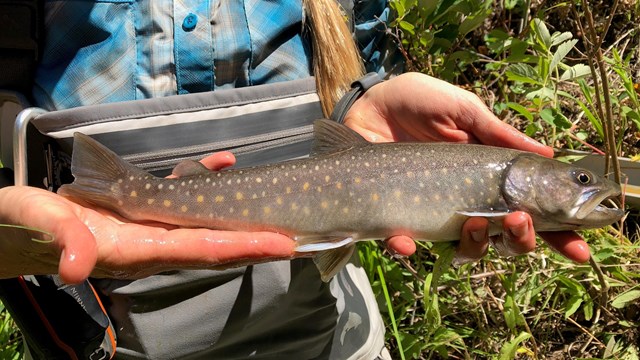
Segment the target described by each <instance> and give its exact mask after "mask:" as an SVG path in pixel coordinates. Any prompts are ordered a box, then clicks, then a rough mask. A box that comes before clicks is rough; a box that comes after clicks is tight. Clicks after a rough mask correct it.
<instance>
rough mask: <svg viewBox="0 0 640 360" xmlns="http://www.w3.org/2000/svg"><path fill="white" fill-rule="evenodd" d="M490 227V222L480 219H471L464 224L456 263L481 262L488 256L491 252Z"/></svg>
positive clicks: (455, 259)
mask: <svg viewBox="0 0 640 360" xmlns="http://www.w3.org/2000/svg"><path fill="white" fill-rule="evenodd" d="M488 227H489V221H488V220H487V219H485V218H480V217H474V218H470V219H469V220H467V221H466V222H465V223H464V225H463V226H462V234H461V237H460V244H458V249H457V251H456V256H455V258H454V260H453V261H454V263H456V264H458V265H460V264H466V263H468V262H472V261H477V260H480V259H481V258H482V257H483V256H485V255H486V254H487V251H488V250H489V238H488V235H487V234H488Z"/></svg>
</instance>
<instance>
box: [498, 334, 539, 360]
mask: <svg viewBox="0 0 640 360" xmlns="http://www.w3.org/2000/svg"><path fill="white" fill-rule="evenodd" d="M530 337H531V334H529V333H526V332H522V333H520V335H518V337H516V338H515V339H513V340H511V341H509V342H508V343H506V344H505V345H504V346H503V347H502V350H500V357H499V358H498V359H499V360H511V359H515V357H516V352H517V351H518V348H519V347H520V344H521V343H522V342H524V341H526V340H528V339H529V338H530Z"/></svg>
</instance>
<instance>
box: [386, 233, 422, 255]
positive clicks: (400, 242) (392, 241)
mask: <svg viewBox="0 0 640 360" xmlns="http://www.w3.org/2000/svg"><path fill="white" fill-rule="evenodd" d="M385 241H386V244H387V249H388V250H389V252H390V253H391V254H392V255H394V256H411V255H413V253H415V252H416V243H415V242H414V241H413V239H412V238H410V237H408V236H393V237H390V238H389V239H387V240H385Z"/></svg>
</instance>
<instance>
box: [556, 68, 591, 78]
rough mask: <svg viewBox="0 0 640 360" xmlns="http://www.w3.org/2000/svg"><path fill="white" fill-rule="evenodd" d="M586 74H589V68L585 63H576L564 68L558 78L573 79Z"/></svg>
mask: <svg viewBox="0 0 640 360" xmlns="http://www.w3.org/2000/svg"><path fill="white" fill-rule="evenodd" d="M588 75H591V69H589V67H588V66H587V65H584V64H577V65H574V66H572V67H570V68H568V69H567V70H565V71H564V73H562V76H560V80H562V81H567V80H573V79H578V78H581V77H585V76H588Z"/></svg>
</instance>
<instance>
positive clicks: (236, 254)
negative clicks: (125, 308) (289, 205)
mask: <svg viewBox="0 0 640 360" xmlns="http://www.w3.org/2000/svg"><path fill="white" fill-rule="evenodd" d="M233 161H234V159H233V156H232V155H230V154H229V153H218V154H215V155H213V156H212V157H209V158H207V159H205V160H203V163H204V164H205V166H207V167H208V168H210V169H216V168H218V169H219V168H222V167H225V166H228V165H230V164H232V163H233ZM0 224H12V225H18V226H28V227H29V228H33V229H39V230H42V231H46V232H47V233H49V234H50V236H49V235H46V234H44V233H42V232H41V231H34V230H25V229H20V228H15V227H1V228H0V278H8V277H15V276H18V275H23V274H53V273H56V272H58V273H59V274H60V275H61V277H62V279H63V280H64V281H65V282H67V283H78V282H81V281H82V280H84V279H85V278H87V277H88V276H89V275H92V276H97V277H119V278H138V277H144V276H148V275H152V274H156V273H158V272H161V271H166V270H173V269H178V268H225V267H232V266H239V265H242V264H243V263H245V262H247V261H251V262H254V263H255V262H261V261H270V260H276V259H289V258H292V257H293V256H294V248H295V243H294V241H293V240H292V239H290V238H289V237H287V236H283V235H279V234H274V233H269V232H256V233H248V232H235V231H214V230H207V229H182V228H177V227H172V226H168V225H164V224H151V223H150V224H136V223H131V222H127V221H126V220H123V219H121V218H119V217H118V216H117V215H115V214H112V213H109V212H106V211H103V210H98V209H92V208H89V207H85V206H81V205H79V204H77V203H75V202H72V201H69V200H67V199H65V198H63V197H61V196H59V195H56V194H54V193H51V192H47V191H45V190H41V189H36V188H31V187H16V186H13V187H6V188H2V189H0ZM33 239H36V240H35V241H34V240H33ZM49 240H51V241H49Z"/></svg>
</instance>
